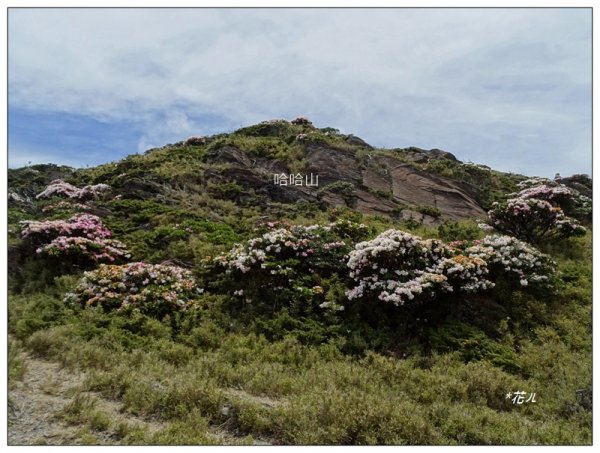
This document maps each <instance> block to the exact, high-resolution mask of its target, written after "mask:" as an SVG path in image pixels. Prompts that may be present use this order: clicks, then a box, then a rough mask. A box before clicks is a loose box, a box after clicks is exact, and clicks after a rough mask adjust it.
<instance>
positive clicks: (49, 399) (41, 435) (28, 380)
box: [8, 356, 162, 445]
mask: <svg viewBox="0 0 600 453" xmlns="http://www.w3.org/2000/svg"><path fill="white" fill-rule="evenodd" d="M25 363H26V371H25V375H24V378H23V381H22V382H18V383H16V384H15V385H14V387H13V388H11V389H10V390H9V398H8V444H9V445H77V444H86V443H98V444H102V445H111V444H112V445H114V444H118V440H117V439H116V438H115V436H114V435H111V434H110V433H108V432H94V433H93V438H90V437H89V435H90V433H89V431H85V430H84V431H82V428H83V426H81V425H79V426H77V425H75V426H73V425H68V424H66V423H64V422H63V421H61V420H60V419H58V418H57V417H56V415H57V414H58V413H59V412H60V411H61V410H62V409H63V408H64V407H65V406H66V405H67V404H69V403H70V402H72V401H73V398H74V397H75V396H76V395H78V394H81V393H84V394H87V395H90V396H92V397H93V398H94V400H95V401H96V406H95V407H96V408H97V409H100V410H101V411H102V412H103V413H105V414H107V415H108V416H109V417H110V419H111V420H113V421H121V420H122V421H126V422H128V423H134V424H137V425H139V426H140V427H144V428H147V429H148V431H149V432H153V431H156V430H158V429H160V428H161V427H162V426H161V425H160V424H158V423H156V424H155V423H149V422H147V421H145V420H142V419H139V418H137V417H132V416H131V415H129V414H123V413H121V411H120V408H121V404H119V403H117V402H114V401H110V400H106V399H104V398H102V397H100V396H99V395H97V394H93V393H90V392H82V388H83V381H84V378H85V375H84V374H83V373H80V372H77V371H71V370H67V369H63V368H61V367H60V365H59V364H57V363H52V362H47V361H44V360H39V359H37V358H34V357H31V356H26V357H25ZM85 433H87V436H88V437H87V439H86V438H85V437H83V436H84V435H85Z"/></svg>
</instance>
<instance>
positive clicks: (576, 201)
mask: <svg viewBox="0 0 600 453" xmlns="http://www.w3.org/2000/svg"><path fill="white" fill-rule="evenodd" d="M517 198H523V199H526V200H527V199H531V198H534V199H538V200H546V201H548V202H549V203H551V204H552V205H553V206H558V207H560V208H561V209H562V210H563V211H564V212H565V213H566V214H567V215H571V216H575V217H579V218H581V217H585V216H587V215H589V214H590V213H591V211H592V200H591V199H590V198H589V197H586V196H585V195H582V194H581V193H579V192H578V191H577V190H575V189H572V188H570V187H567V186H565V185H564V184H557V183H553V184H552V183H546V184H541V185H537V186H533V187H528V188H525V189H523V190H521V191H520V192H519V193H518V194H517Z"/></svg>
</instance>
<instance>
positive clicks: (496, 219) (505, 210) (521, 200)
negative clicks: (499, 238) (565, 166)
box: [488, 184, 585, 243]
mask: <svg viewBox="0 0 600 453" xmlns="http://www.w3.org/2000/svg"><path fill="white" fill-rule="evenodd" d="M513 195H515V194H513ZM574 195H575V192H574V191H572V190H571V189H569V188H568V187H565V186H562V185H556V184H555V185H554V186H549V185H541V186H533V187H528V188H526V189H523V190H522V191H521V192H519V193H518V194H516V196H514V197H513V198H510V199H508V200H507V201H506V202H504V203H498V202H495V203H494V204H493V205H492V209H491V210H490V211H489V212H488V217H489V221H490V223H491V225H492V226H493V227H494V228H495V229H496V230H498V231H501V232H503V233H508V234H510V235H512V236H515V237H517V238H519V239H524V240H527V241H529V242H533V243H535V242H540V241H541V240H545V239H553V238H560V237H569V236H576V235H582V234H585V228H584V227H582V226H581V225H580V224H579V222H578V221H577V220H575V219H573V218H571V217H567V216H566V215H565V213H564V211H563V209H562V207H561V206H565V207H569V208H571V207H573V208H574V209H575V210H579V209H580V208H581V203H580V202H579V201H577V200H576V199H575V198H574ZM579 212H581V211H579ZM583 213H584V214H585V212H583Z"/></svg>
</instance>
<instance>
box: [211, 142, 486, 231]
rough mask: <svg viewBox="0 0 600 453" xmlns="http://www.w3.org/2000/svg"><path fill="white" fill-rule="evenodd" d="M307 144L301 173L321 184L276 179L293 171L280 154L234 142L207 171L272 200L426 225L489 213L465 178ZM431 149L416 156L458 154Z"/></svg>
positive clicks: (391, 159) (217, 155)
mask: <svg viewBox="0 0 600 453" xmlns="http://www.w3.org/2000/svg"><path fill="white" fill-rule="evenodd" d="M352 139H353V140H355V141H356V139H358V138H357V137H353V138H352ZM358 140H360V139H358ZM361 142H362V140H361ZM357 143H358V142H357ZM362 143H364V142H362ZM303 146H304V156H303V160H304V161H305V166H304V170H303V171H302V174H303V175H310V174H311V173H312V174H313V175H318V177H319V186H318V187H305V186H278V185H275V184H274V183H273V175H274V174H281V173H283V174H290V173H293V171H291V170H290V169H289V168H287V166H286V164H285V163H283V162H282V161H279V160H277V159H265V158H252V157H251V156H248V155H247V154H246V153H244V152H243V151H240V150H238V149H236V148H235V147H232V146H225V147H223V148H221V149H219V150H218V151H217V152H216V153H214V154H213V155H212V156H211V158H210V162H211V163H214V164H219V165H220V167H225V168H222V169H221V170H219V171H218V172H213V171H212V170H211V171H208V172H207V174H206V176H207V177H209V178H217V179H219V180H228V181H234V182H236V183H237V184H239V185H241V186H242V187H243V188H244V189H245V190H252V191H254V193H256V194H258V195H263V196H265V197H267V199H268V200H271V201H276V202H283V203H294V202H298V201H302V200H304V201H310V202H320V203H325V204H327V205H332V206H349V207H351V208H353V209H356V210H358V211H360V212H362V213H364V214H371V215H382V216H386V217H394V218H398V219H408V218H411V217H412V218H413V219H414V220H416V221H419V222H422V223H424V224H426V225H436V224H439V223H440V222H442V221H444V220H453V221H454V220H461V219H467V218H471V219H472V218H484V217H485V216H486V213H485V211H484V210H483V209H482V208H481V206H480V205H479V204H478V203H477V201H476V200H475V193H474V190H473V189H472V188H470V187H468V186H467V185H466V184H461V183H459V182H457V181H454V180H450V179H447V178H444V177H441V176H436V175H432V174H430V173H427V172H423V171H420V170H418V169H416V168H415V167H414V166H412V165H411V164H410V163H406V162H402V161H401V160H399V159H396V158H394V157H391V156H381V155H379V156H375V155H371V154H370V153H369V154H367V156H366V157H364V156H363V158H362V159H361V158H359V157H358V156H357V151H355V150H347V149H337V148H332V147H329V146H327V145H325V144H321V143H311V142H307V143H305V144H304V145H303ZM360 146H361V148H362V149H364V150H366V151H365V152H368V151H369V149H371V148H370V147H369V145H368V144H366V143H364V145H362V144H361V145H360ZM427 153H428V152H426V151H422V150H418V149H415V151H414V153H413V157H414V158H415V159H421V158H423V159H429V158H432V157H433V156H434V155H435V157H436V158H442V159H454V160H455V159H456V158H455V157H454V156H453V155H452V154H450V153H446V152H444V151H440V150H432V151H431V153H432V155H428V154H427ZM421 154H423V156H421ZM409 160H410V159H409ZM267 202H268V201H267Z"/></svg>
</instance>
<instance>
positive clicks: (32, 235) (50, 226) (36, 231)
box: [21, 214, 111, 243]
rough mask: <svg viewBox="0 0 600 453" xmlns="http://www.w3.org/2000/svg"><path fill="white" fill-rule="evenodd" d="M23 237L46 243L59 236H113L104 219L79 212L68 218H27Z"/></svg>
mask: <svg viewBox="0 0 600 453" xmlns="http://www.w3.org/2000/svg"><path fill="white" fill-rule="evenodd" d="M22 225H23V230H22V231H21V237H22V238H23V239H29V240H30V241H32V242H35V243H45V242H48V241H50V240H52V239H55V238H57V237H59V236H79V237H85V238H88V239H99V238H109V237H111V232H110V230H108V228H106V227H105V226H104V224H103V223H102V220H101V219H100V218H99V217H98V216H95V215H92V214H77V215H74V216H72V217H70V218H69V219H68V220H44V221H41V222H39V221H36V220H25V221H23V222H22Z"/></svg>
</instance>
